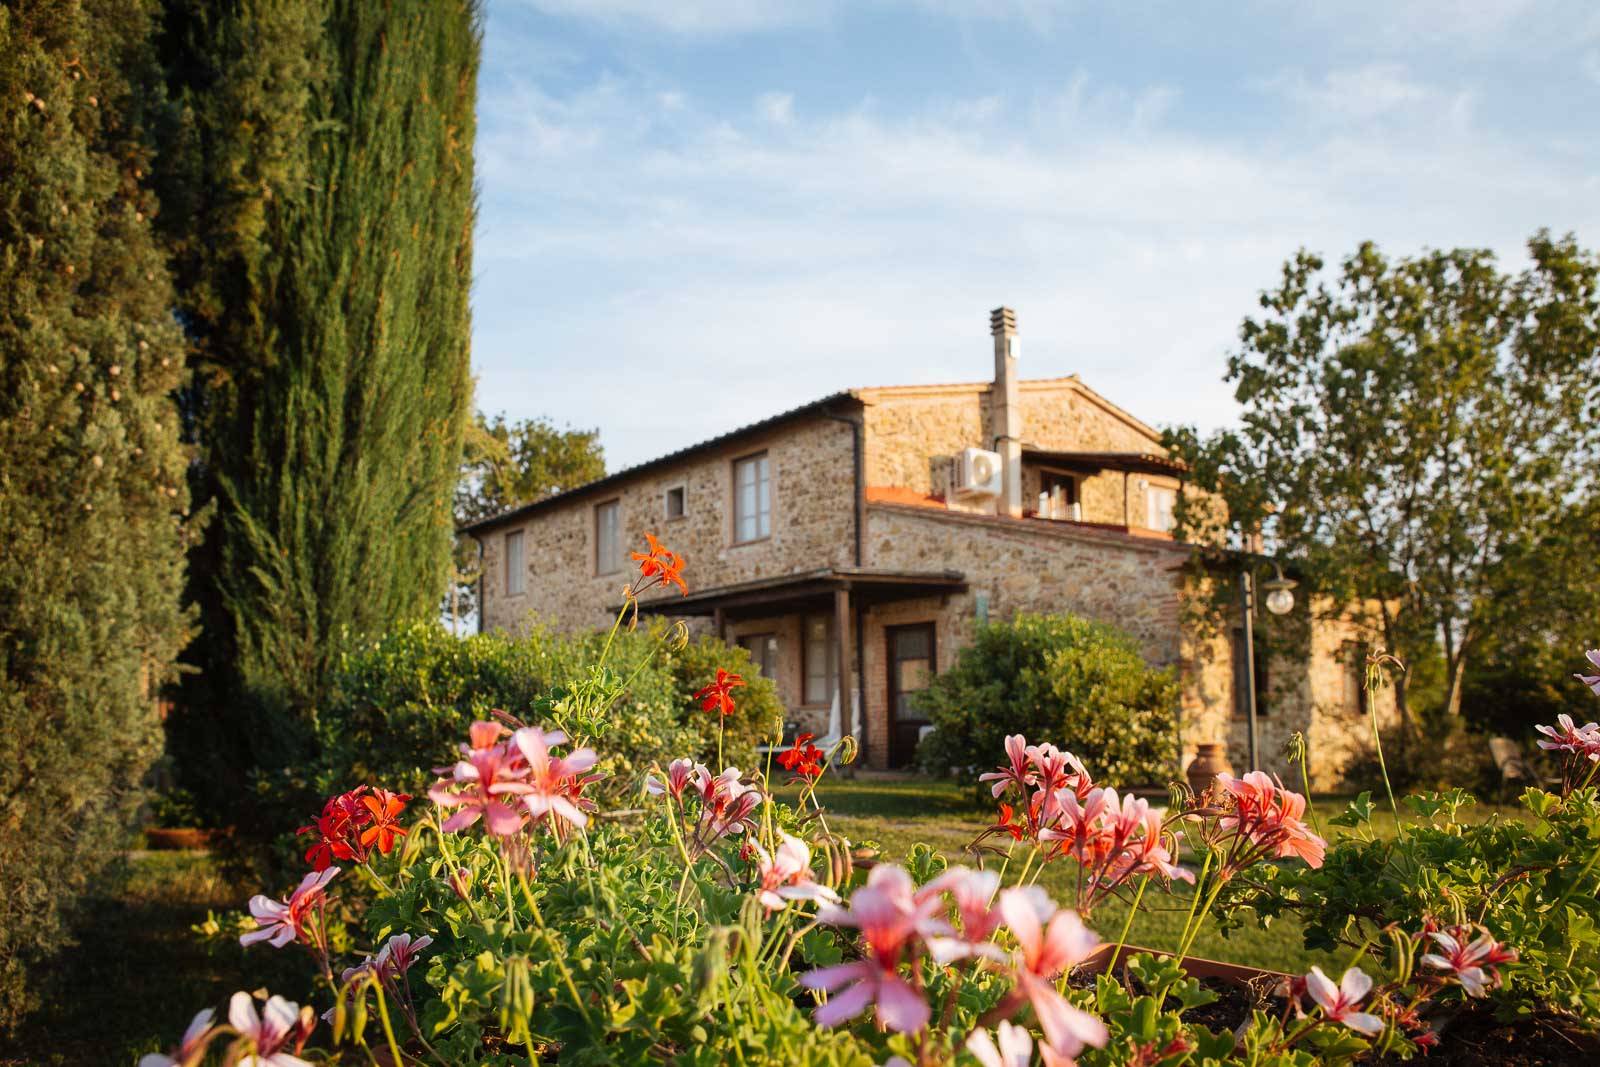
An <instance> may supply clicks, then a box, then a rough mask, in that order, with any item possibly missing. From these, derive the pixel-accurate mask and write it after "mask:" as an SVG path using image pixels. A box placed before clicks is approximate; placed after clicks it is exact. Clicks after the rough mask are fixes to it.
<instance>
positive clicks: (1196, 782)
mask: <svg viewBox="0 0 1600 1067" xmlns="http://www.w3.org/2000/svg"><path fill="white" fill-rule="evenodd" d="M1224 771H1226V772H1227V773H1229V774H1232V773H1233V764H1231V763H1229V762H1228V746H1227V745H1224V744H1221V743H1220V742H1217V741H1206V742H1203V743H1202V744H1199V745H1196V746H1195V749H1194V759H1192V760H1190V761H1189V769H1188V770H1187V771H1185V772H1184V774H1185V776H1186V777H1187V778H1188V779H1189V788H1190V789H1193V790H1194V795H1195V796H1199V795H1200V794H1201V793H1204V792H1205V791H1206V790H1207V789H1209V788H1211V782H1212V780H1213V779H1215V778H1216V776H1217V775H1219V774H1222V773H1223V772H1224Z"/></svg>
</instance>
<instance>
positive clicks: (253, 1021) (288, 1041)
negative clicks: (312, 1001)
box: [228, 993, 317, 1067]
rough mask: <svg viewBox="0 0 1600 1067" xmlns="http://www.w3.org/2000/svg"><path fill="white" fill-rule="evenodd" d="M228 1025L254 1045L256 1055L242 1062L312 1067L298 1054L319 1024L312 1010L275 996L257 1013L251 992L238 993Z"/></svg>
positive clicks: (231, 1004)
mask: <svg viewBox="0 0 1600 1067" xmlns="http://www.w3.org/2000/svg"><path fill="white" fill-rule="evenodd" d="M228 1025H230V1026H232V1027H233V1028H234V1029H235V1030H237V1031H239V1036H240V1037H242V1038H244V1039H245V1040H247V1041H249V1042H250V1045H251V1048H252V1052H251V1053H248V1054H246V1055H245V1056H244V1057H243V1058H242V1059H240V1060H239V1062H240V1063H241V1064H247V1065H249V1067H311V1064H310V1063H308V1062H307V1061H305V1060H303V1059H301V1058H300V1057H299V1056H298V1055H297V1053H299V1051H300V1050H301V1049H302V1048H304V1047H305V1044H306V1039H307V1038H308V1037H310V1036H311V1030H312V1028H313V1027H315V1026H316V1025H317V1020H316V1016H314V1015H313V1014H312V1013H311V1009H310V1008H302V1007H300V1006H299V1005H298V1004H294V1003H292V1002H291V1001H287V1000H284V999H283V998H282V997H272V998H270V999H268V1001H267V1002H266V1004H265V1005H263V1006H262V1008H261V1011H260V1013H259V1014H257V1012H256V1004H255V1000H254V999H253V998H252V997H251V996H250V994H249V993H235V994H234V995H233V999H232V1000H230V1001H228Z"/></svg>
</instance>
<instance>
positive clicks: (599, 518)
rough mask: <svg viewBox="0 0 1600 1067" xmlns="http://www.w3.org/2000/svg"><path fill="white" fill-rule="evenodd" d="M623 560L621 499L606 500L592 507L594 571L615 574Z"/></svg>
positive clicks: (620, 567) (621, 565)
mask: <svg viewBox="0 0 1600 1067" xmlns="http://www.w3.org/2000/svg"><path fill="white" fill-rule="evenodd" d="M623 562H624V561H623V551H622V501H620V500H608V501H606V502H605V503H604V504H598V505H596V506H595V509H594V572H595V573H596V574H615V573H616V572H617V571H620V570H621V569H622V567H623Z"/></svg>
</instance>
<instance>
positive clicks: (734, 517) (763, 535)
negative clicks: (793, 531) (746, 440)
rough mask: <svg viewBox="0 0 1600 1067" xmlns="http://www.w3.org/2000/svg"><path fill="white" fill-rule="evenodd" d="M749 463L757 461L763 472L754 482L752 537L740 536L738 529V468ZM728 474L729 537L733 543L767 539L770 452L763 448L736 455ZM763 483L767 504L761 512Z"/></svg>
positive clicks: (770, 483)
mask: <svg viewBox="0 0 1600 1067" xmlns="http://www.w3.org/2000/svg"><path fill="white" fill-rule="evenodd" d="M749 463H759V464H760V467H759V468H757V469H758V471H760V472H761V473H762V474H764V475H765V477H763V478H759V479H757V480H756V482H755V491H756V503H755V507H756V512H755V520H756V521H755V525H756V532H755V535H754V536H752V537H742V536H740V529H739V526H740V522H739V520H740V518H741V517H742V513H741V512H740V510H739V489H740V485H739V469H740V468H741V467H742V466H744V465H745V464H749ZM728 474H729V485H730V488H731V489H732V506H731V507H730V508H729V509H728V515H729V525H730V533H731V534H732V538H731V540H732V543H733V544H734V545H753V544H756V543H757V542H760V541H765V540H768V539H769V538H771V537H772V497H773V492H772V453H771V452H770V451H768V450H767V449H765V448H763V449H761V450H760V451H758V452H751V453H749V454H747V455H743V456H737V457H735V458H734V459H733V461H732V462H731V463H730V464H729V468H728ZM763 485H764V486H765V487H766V504H767V506H766V511H765V512H763V511H762V510H761V487H762V486H763ZM763 514H765V516H766V520H767V521H766V528H765V529H763V528H762V526H761V517H762V515H763Z"/></svg>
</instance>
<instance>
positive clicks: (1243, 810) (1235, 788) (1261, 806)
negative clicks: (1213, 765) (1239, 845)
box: [1217, 771, 1328, 873]
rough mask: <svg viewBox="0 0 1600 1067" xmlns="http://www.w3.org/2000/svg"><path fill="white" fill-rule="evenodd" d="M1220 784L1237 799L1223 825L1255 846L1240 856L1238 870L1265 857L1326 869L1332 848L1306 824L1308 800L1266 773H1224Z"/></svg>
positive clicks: (1218, 780) (1236, 857)
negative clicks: (1290, 858) (1300, 861)
mask: <svg viewBox="0 0 1600 1067" xmlns="http://www.w3.org/2000/svg"><path fill="white" fill-rule="evenodd" d="M1217 782H1218V784H1220V785H1221V786H1222V787H1223V788H1224V789H1225V790H1227V791H1228V793H1230V794H1231V795H1232V796H1233V798H1234V811H1233V813H1232V814H1230V815H1227V816H1224V817H1223V818H1222V819H1221V820H1220V822H1219V825H1221V827H1222V828H1223V829H1224V830H1229V829H1231V830H1234V831H1235V832H1237V833H1238V834H1239V836H1240V837H1241V838H1243V839H1244V840H1246V841H1249V842H1251V844H1252V845H1254V846H1255V847H1254V848H1253V849H1251V850H1245V851H1243V852H1240V853H1237V854H1236V856H1235V863H1234V864H1233V868H1234V869H1235V870H1237V869H1238V868H1240V867H1243V866H1248V865H1249V864H1250V863H1253V862H1255V861H1256V860H1257V859H1259V858H1260V857H1261V856H1263V855H1268V856H1277V857H1279V858H1283V857H1286V856H1299V857H1300V858H1301V859H1303V860H1305V862H1306V864H1307V865H1308V866H1310V867H1313V868H1316V867H1321V866H1322V860H1323V856H1324V853H1325V852H1326V850H1327V847H1328V846H1327V842H1326V841H1324V840H1323V839H1322V838H1320V837H1318V836H1317V835H1316V834H1314V833H1312V832H1311V829H1310V827H1308V826H1307V825H1306V824H1305V822H1304V821H1303V819H1304V816H1305V813H1306V798H1305V797H1303V796H1301V795H1300V794H1299V793H1296V792H1294V791H1293V790H1289V789H1285V788H1284V787H1283V783H1282V782H1275V781H1273V779H1271V778H1269V777H1268V776H1267V775H1266V773H1265V772H1263V771H1251V772H1250V773H1249V774H1247V775H1245V776H1244V777H1243V778H1235V777H1234V776H1233V775H1231V774H1228V773H1227V772H1223V773H1222V774H1219V775H1217ZM1225 873H1231V872H1225Z"/></svg>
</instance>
